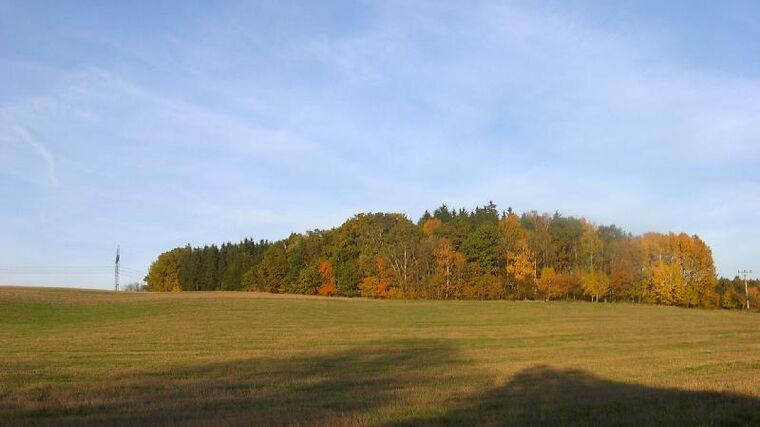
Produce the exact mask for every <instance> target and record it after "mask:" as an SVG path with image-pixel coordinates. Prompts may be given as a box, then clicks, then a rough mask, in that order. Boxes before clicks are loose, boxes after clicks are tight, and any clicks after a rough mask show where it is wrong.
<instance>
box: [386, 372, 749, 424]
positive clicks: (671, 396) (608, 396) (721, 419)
mask: <svg viewBox="0 0 760 427" xmlns="http://www.w3.org/2000/svg"><path fill="white" fill-rule="evenodd" d="M466 400H467V402H466V403H465V404H464V405H461V406H459V405H456V406H459V407H457V408H453V409H450V410H448V411H446V412H445V413H444V414H443V415H439V416H435V417H431V418H427V419H425V418H422V419H412V420H407V421H404V422H401V423H389V424H388V425H409V426H411V425H415V426H418V425H422V426H444V425H446V426H449V425H452V426H453V425H482V426H512V425H514V426H524V425H532V426H554V425H562V426H589V425H602V426H609V425H614V426H663V425H667V426H672V425H677V426H681V425H683V426H701V425H706V426H713V425H720V426H724V425H725V426H750V425H751V426H760V399H757V398H752V397H749V396H742V395H736V394H730V393H719V392H709V391H687V390H680V389H672V388H655V387H647V386H643V385H638V384H628V383H621V382H614V381H609V380H606V379H603V378H600V377H597V376H595V375H592V374H590V373H588V372H584V371H580V370H557V369H552V368H550V367H547V366H536V367H532V368H529V369H526V370H524V371H522V372H520V373H518V374H517V375H515V376H513V377H512V378H511V380H510V381H509V382H508V383H507V384H506V385H504V386H503V387H498V388H495V389H492V390H489V391H487V392H485V393H482V394H477V395H475V396H471V397H469V398H467V399H466Z"/></svg>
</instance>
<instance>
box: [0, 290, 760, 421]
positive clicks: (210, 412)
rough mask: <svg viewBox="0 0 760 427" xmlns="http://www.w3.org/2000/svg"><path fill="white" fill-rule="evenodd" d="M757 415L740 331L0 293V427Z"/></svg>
mask: <svg viewBox="0 0 760 427" xmlns="http://www.w3.org/2000/svg"><path fill="white" fill-rule="evenodd" d="M758 402H760V315H758V314H756V313H755V314H752V313H741V312H726V311H707V310H688V309H679V308H672V307H657V306H639V305H628V304H589V303H572V302H566V303H565V302H557V303H548V304H547V303H542V302H500V301H491V302H479V301H469V302H464V301H450V302H437V301H372V300H361V299H353V300H351V299H331V298H318V297H292V296H290V297H288V296H272V295H265V294H250V293H221V292H217V293H185V294H113V293H110V292H98V291H79V290H60V289H24V288H0V420H3V421H2V422H0V423H4V422H6V421H7V422H8V423H10V424H87V423H90V424H118V425H130V424H135V423H141V424H144V423H147V422H153V423H156V424H166V425H168V424H177V423H179V424H204V425H229V424H251V423H253V424H320V425H334V424H343V425H355V424H360V425H382V424H399V423H402V424H403V423H407V424H435V425H439V424H451V425H456V424H461V423H481V424H482V423H486V424H488V423H491V424H493V425H503V424H510V423H512V424H525V423H528V424H542V423H543V424H552V423H553V421H556V422H561V423H563V424H568V423H575V424H577V425H586V424H589V423H591V424H594V423H613V424H630V425H640V424H663V423H664V424H673V423H676V424H683V425H692V424H694V423H697V424H699V423H704V424H708V425H709V424H716V423H733V424H736V425H744V424H751V423H760V403H758ZM753 417H754V418H753Z"/></svg>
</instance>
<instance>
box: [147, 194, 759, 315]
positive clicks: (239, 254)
mask: <svg viewBox="0 0 760 427" xmlns="http://www.w3.org/2000/svg"><path fill="white" fill-rule="evenodd" d="M146 282H147V286H148V289H149V290H151V291H199V290H200V291H208V290H236V291H264V292H273V293H297V294H309V295H325V296H330V295H341V296H349V297H353V296H363V297H370V298H422V299H482V300H485V299H489V300H491V299H542V300H555V299H587V300H590V301H595V302H599V301H618V300H628V301H633V302H641V303H651V304H665V305H678V306H684V307H726V308H733V307H740V306H741V305H742V302H743V301H744V300H743V298H744V294H743V292H738V290H739V285H738V284H737V283H735V281H731V280H728V279H721V281H718V278H717V276H716V272H715V266H714V264H713V259H712V253H711V251H710V248H709V247H708V246H707V245H706V244H705V243H704V242H703V241H702V240H701V239H700V238H699V237H698V236H696V235H687V234H685V233H680V234H676V233H667V234H663V233H646V234H643V235H640V236H634V235H632V234H630V233H627V232H625V231H623V230H622V229H621V228H619V227H617V226H615V225H596V224H594V223H592V222H589V221H587V220H586V219H584V218H576V217H572V216H563V215H561V214H559V213H555V214H554V215H550V214H545V213H544V214H539V213H538V212H535V211H530V212H526V213H523V214H521V215H518V214H517V213H515V212H513V211H512V209H511V208H510V209H508V210H507V211H504V212H499V211H498V210H497V208H496V205H494V204H493V203H492V202H491V203H488V204H487V205H485V206H482V207H477V208H475V209H474V210H472V211H468V210H466V209H450V208H448V207H447V206H445V205H443V206H441V207H439V208H438V209H436V210H434V211H433V212H432V213H430V212H428V211H426V212H425V213H424V215H422V217H421V218H420V219H419V220H418V221H417V222H416V223H414V222H412V221H411V220H409V219H408V218H407V217H406V216H404V215H402V214H397V213H363V214H358V215H356V216H354V217H353V218H351V219H349V220H348V221H346V222H345V223H343V224H342V225H341V226H339V227H336V228H332V229H329V230H313V231H308V232H306V233H293V234H291V235H290V236H289V237H288V238H287V239H283V240H279V241H274V242H271V241H266V240H260V241H254V240H251V239H246V240H243V241H242V242H240V243H236V244H233V243H225V244H223V245H221V246H216V245H210V246H204V247H192V246H190V245H187V246H185V247H180V248H176V249H173V250H170V251H168V252H165V253H163V254H161V255H160V256H159V257H158V259H156V261H155V262H154V263H153V264H152V265H151V267H150V270H149V273H148V276H147V277H146ZM757 291H758V288H756V287H753V289H752V292H753V295H752V297H754V298H757V297H758V295H757V294H758V292H757Z"/></svg>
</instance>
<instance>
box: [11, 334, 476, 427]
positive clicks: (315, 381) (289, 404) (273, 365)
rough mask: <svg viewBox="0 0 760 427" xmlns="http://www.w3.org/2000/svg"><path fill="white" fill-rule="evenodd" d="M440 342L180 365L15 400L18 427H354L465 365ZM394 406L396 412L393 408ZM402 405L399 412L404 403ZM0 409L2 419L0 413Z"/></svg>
mask: <svg viewBox="0 0 760 427" xmlns="http://www.w3.org/2000/svg"><path fill="white" fill-rule="evenodd" d="M461 362H462V361H461V360H458V359H457V353H456V352H455V351H453V350H452V348H451V347H449V346H447V345H445V344H442V343H439V342H418V343H414V344H405V343H401V344H398V345H394V346H382V347H369V348H363V349H359V350H350V351H341V352H337V353H331V354H326V355H319V356H304V357H292V358H254V359H245V360H234V361H227V362H223V363H212V364H204V365H200V366H190V367H182V366H179V367H176V368H172V369H169V370H162V371H152V372H147V373H139V374H134V375H128V376H122V377H116V378H112V379H108V380H103V381H92V382H91V383H90V384H88V385H87V387H82V386H81V385H80V386H77V385H75V384H55V385H50V386H49V387H48V389H47V390H44V391H41V392H40V394H38V395H30V396H18V398H17V399H16V403H17V404H16V408H10V410H9V411H7V412H6V411H5V410H4V407H7V405H4V404H3V402H2V400H3V399H2V396H0V425H2V424H4V423H3V421H2V420H3V419H5V420H8V421H10V424H13V425H15V424H20V425H357V424H364V425H367V424H373V423H374V424H377V423H378V420H379V419H382V417H383V415H382V414H383V410H382V408H383V407H387V406H388V405H395V404H397V403H398V402H402V403H398V404H399V405H404V402H407V401H408V399H407V397H408V396H409V395H410V391H409V390H410V389H411V388H414V387H423V388H431V389H433V388H434V387H435V386H434V384H433V383H434V382H436V381H439V380H440V378H441V376H442V375H445V371H446V370H449V369H451V368H452V367H455V366H458V365H460V364H461ZM397 407H398V406H397ZM401 407H403V406H401ZM4 412H5V413H4Z"/></svg>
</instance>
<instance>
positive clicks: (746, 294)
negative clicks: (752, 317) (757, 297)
mask: <svg viewBox="0 0 760 427" xmlns="http://www.w3.org/2000/svg"><path fill="white" fill-rule="evenodd" d="M750 274H752V270H741V271H739V275H741V276H742V277H743V278H744V298H745V299H746V300H747V310H749V288H748V287H747V276H748V275H750Z"/></svg>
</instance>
